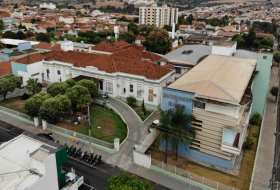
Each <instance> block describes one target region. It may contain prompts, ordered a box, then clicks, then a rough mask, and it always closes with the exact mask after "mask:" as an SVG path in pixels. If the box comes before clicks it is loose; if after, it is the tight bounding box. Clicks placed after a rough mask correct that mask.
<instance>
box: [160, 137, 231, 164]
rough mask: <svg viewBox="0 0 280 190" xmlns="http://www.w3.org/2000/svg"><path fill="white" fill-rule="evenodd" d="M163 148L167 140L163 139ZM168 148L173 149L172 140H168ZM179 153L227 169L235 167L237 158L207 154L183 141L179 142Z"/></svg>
mask: <svg viewBox="0 0 280 190" xmlns="http://www.w3.org/2000/svg"><path fill="white" fill-rule="evenodd" d="M161 148H163V149H164V150H165V141H163V142H162V143H161ZM168 149H169V150H173V149H172V143H171V142H170V141H169V142H168ZM173 151H174V153H175V150H173ZM178 153H179V154H182V155H185V156H187V157H190V158H192V159H197V160H200V161H203V162H206V163H210V164H213V165H216V166H220V167H223V168H227V169H233V167H234V163H235V159H236V156H235V158H234V159H233V160H231V161H227V160H224V159H220V158H217V157H214V156H211V155H208V154H205V153H203V152H199V151H196V150H192V149H190V148H189V145H184V144H183V143H182V142H181V141H180V142H179V146H178Z"/></svg>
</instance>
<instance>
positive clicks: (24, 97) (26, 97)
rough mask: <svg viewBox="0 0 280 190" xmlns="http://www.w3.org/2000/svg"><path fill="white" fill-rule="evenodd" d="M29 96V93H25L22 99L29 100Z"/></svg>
mask: <svg viewBox="0 0 280 190" xmlns="http://www.w3.org/2000/svg"><path fill="white" fill-rule="evenodd" d="M29 97H30V95H29V94H26V93H24V94H23V95H22V96H21V99H22V100H27V99H28V98H29Z"/></svg>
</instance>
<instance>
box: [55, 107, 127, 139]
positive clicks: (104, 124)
mask: <svg viewBox="0 0 280 190" xmlns="http://www.w3.org/2000/svg"><path fill="white" fill-rule="evenodd" d="M90 116H91V118H90V120H91V121H90V123H91V137H94V138H97V139H100V140H103V141H106V142H109V143H113V142H114V139H115V138H119V139H120V142H122V141H123V140H124V139H125V138H126V135H127V127H126V124H125V123H124V122H123V121H122V119H121V118H120V117H119V116H118V115H117V114H116V113H115V112H113V111H112V110H110V109H108V108H105V110H104V108H103V107H102V106H98V105H95V106H92V107H91V108H90ZM56 125H57V126H60V127H63V128H66V129H69V130H71V131H75V132H77V133H81V134H85V135H88V134H89V130H88V127H87V126H88V120H83V121H82V122H81V123H80V124H78V125H75V124H74V122H71V123H66V122H61V123H57V124H56Z"/></svg>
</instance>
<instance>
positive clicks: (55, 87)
mask: <svg viewBox="0 0 280 190" xmlns="http://www.w3.org/2000/svg"><path fill="white" fill-rule="evenodd" d="M68 88H69V85H68V84H67V83H66V82H54V83H52V84H51V85H50V86H48V88H47V93H49V94H50V95H52V97H55V96H56V95H58V94H61V95H63V94H65V92H66V91H67V89H68Z"/></svg>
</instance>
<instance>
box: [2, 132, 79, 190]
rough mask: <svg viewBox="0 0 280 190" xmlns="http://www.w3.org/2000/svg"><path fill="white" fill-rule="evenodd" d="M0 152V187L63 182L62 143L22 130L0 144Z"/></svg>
mask: <svg viewBox="0 0 280 190" xmlns="http://www.w3.org/2000/svg"><path fill="white" fill-rule="evenodd" d="M0 155H1V156H0V163H1V164H0V171H1V180H0V189H2V190H9V189H25V190H38V189H40V190H49V189H52V190H59V189H60V188H62V187H63V186H65V185H66V181H65V178H64V177H63V176H64V173H63V172H62V171H61V167H62V164H64V163H65V162H66V161H67V152H66V148H65V147H64V146H61V145H59V144H56V143H50V142H48V141H46V140H45V139H42V138H41V137H39V136H37V135H33V134H31V133H24V134H22V135H20V136H18V137H16V138H14V139H12V140H10V141H8V142H6V143H4V144H1V145H0ZM57 160H60V162H57ZM59 184H60V185H59ZM76 189H78V188H76Z"/></svg>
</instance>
